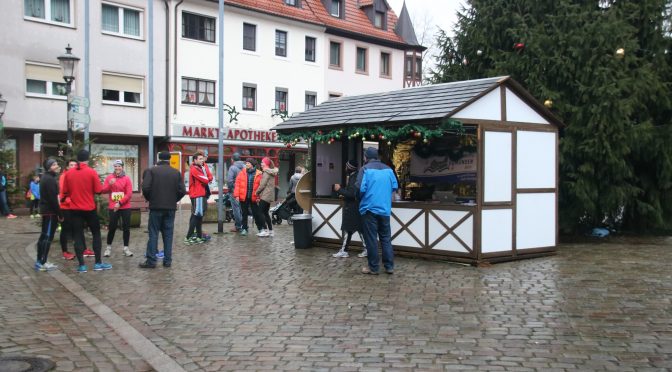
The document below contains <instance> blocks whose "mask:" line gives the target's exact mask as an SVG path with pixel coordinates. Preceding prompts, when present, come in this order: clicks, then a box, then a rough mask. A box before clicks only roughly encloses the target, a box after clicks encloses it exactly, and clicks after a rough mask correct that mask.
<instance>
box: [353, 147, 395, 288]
mask: <svg viewBox="0 0 672 372" xmlns="http://www.w3.org/2000/svg"><path fill="white" fill-rule="evenodd" d="M364 161H365V162H366V164H365V165H364V166H363V167H362V169H360V170H359V174H358V175H357V183H356V184H355V186H356V187H357V189H358V190H359V199H360V202H359V214H361V215H362V225H363V227H364V229H363V230H364V242H365V243H366V251H367V258H368V261H369V265H368V267H364V268H362V273H363V274H371V275H378V272H379V270H380V259H379V258H378V239H380V245H381V248H382V252H383V266H384V267H385V272H386V273H388V274H393V273H394V252H393V251H392V239H391V235H392V233H391V229H390V215H391V214H392V193H394V192H395V191H397V188H398V187H399V185H398V184H397V178H396V177H395V176H394V172H393V171H392V169H391V168H390V167H388V166H387V165H385V164H383V163H381V162H380V160H378V150H376V149H375V148H373V147H369V148H368V149H366V152H365V153H364Z"/></svg>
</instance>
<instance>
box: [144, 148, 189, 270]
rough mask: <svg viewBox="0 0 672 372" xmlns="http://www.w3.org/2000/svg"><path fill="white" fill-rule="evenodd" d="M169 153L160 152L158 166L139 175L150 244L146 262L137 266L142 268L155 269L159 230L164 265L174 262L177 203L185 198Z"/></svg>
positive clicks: (181, 183)
mask: <svg viewBox="0 0 672 372" xmlns="http://www.w3.org/2000/svg"><path fill="white" fill-rule="evenodd" d="M169 160H170V153H169V152H168V151H161V152H160V153H159V162H158V164H157V165H155V166H153V167H151V168H149V169H147V170H146V171H145V173H144V174H143V175H142V195H143V196H144V197H145V199H146V200H147V201H149V222H148V225H149V241H148V242H147V253H145V257H147V260H146V261H145V262H143V263H141V264H140V267H141V268H143V269H153V268H155V267H156V253H157V249H156V246H157V243H158V239H159V231H160V232H161V236H162V237H163V254H164V257H163V266H164V267H170V266H171V265H172V261H173V254H172V253H173V229H174V225H175V210H176V209H177V202H178V201H180V199H182V197H183V196H184V195H185V189H184V181H183V179H182V175H181V174H180V172H179V171H177V170H176V169H174V168H172V167H171V166H170V162H169Z"/></svg>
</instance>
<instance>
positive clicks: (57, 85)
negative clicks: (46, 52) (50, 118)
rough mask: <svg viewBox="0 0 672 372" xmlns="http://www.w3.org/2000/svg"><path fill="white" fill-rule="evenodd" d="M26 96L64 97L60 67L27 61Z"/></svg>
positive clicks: (63, 83)
mask: <svg viewBox="0 0 672 372" xmlns="http://www.w3.org/2000/svg"><path fill="white" fill-rule="evenodd" d="M26 96H29V97H44V98H58V99H65V96H66V93H65V82H63V72H62V70H61V68H60V67H56V66H51V65H43V64H31V63H27V64H26Z"/></svg>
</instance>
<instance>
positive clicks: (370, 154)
mask: <svg viewBox="0 0 672 372" xmlns="http://www.w3.org/2000/svg"><path fill="white" fill-rule="evenodd" d="M364 156H366V158H367V159H378V150H377V149H376V148H374V147H369V148H368V149H366V152H365V153H364Z"/></svg>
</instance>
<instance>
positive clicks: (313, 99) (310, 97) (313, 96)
mask: <svg viewBox="0 0 672 372" xmlns="http://www.w3.org/2000/svg"><path fill="white" fill-rule="evenodd" d="M316 104H317V93H315V92H306V111H308V110H310V109H311V108H313V107H315V105H316Z"/></svg>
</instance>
